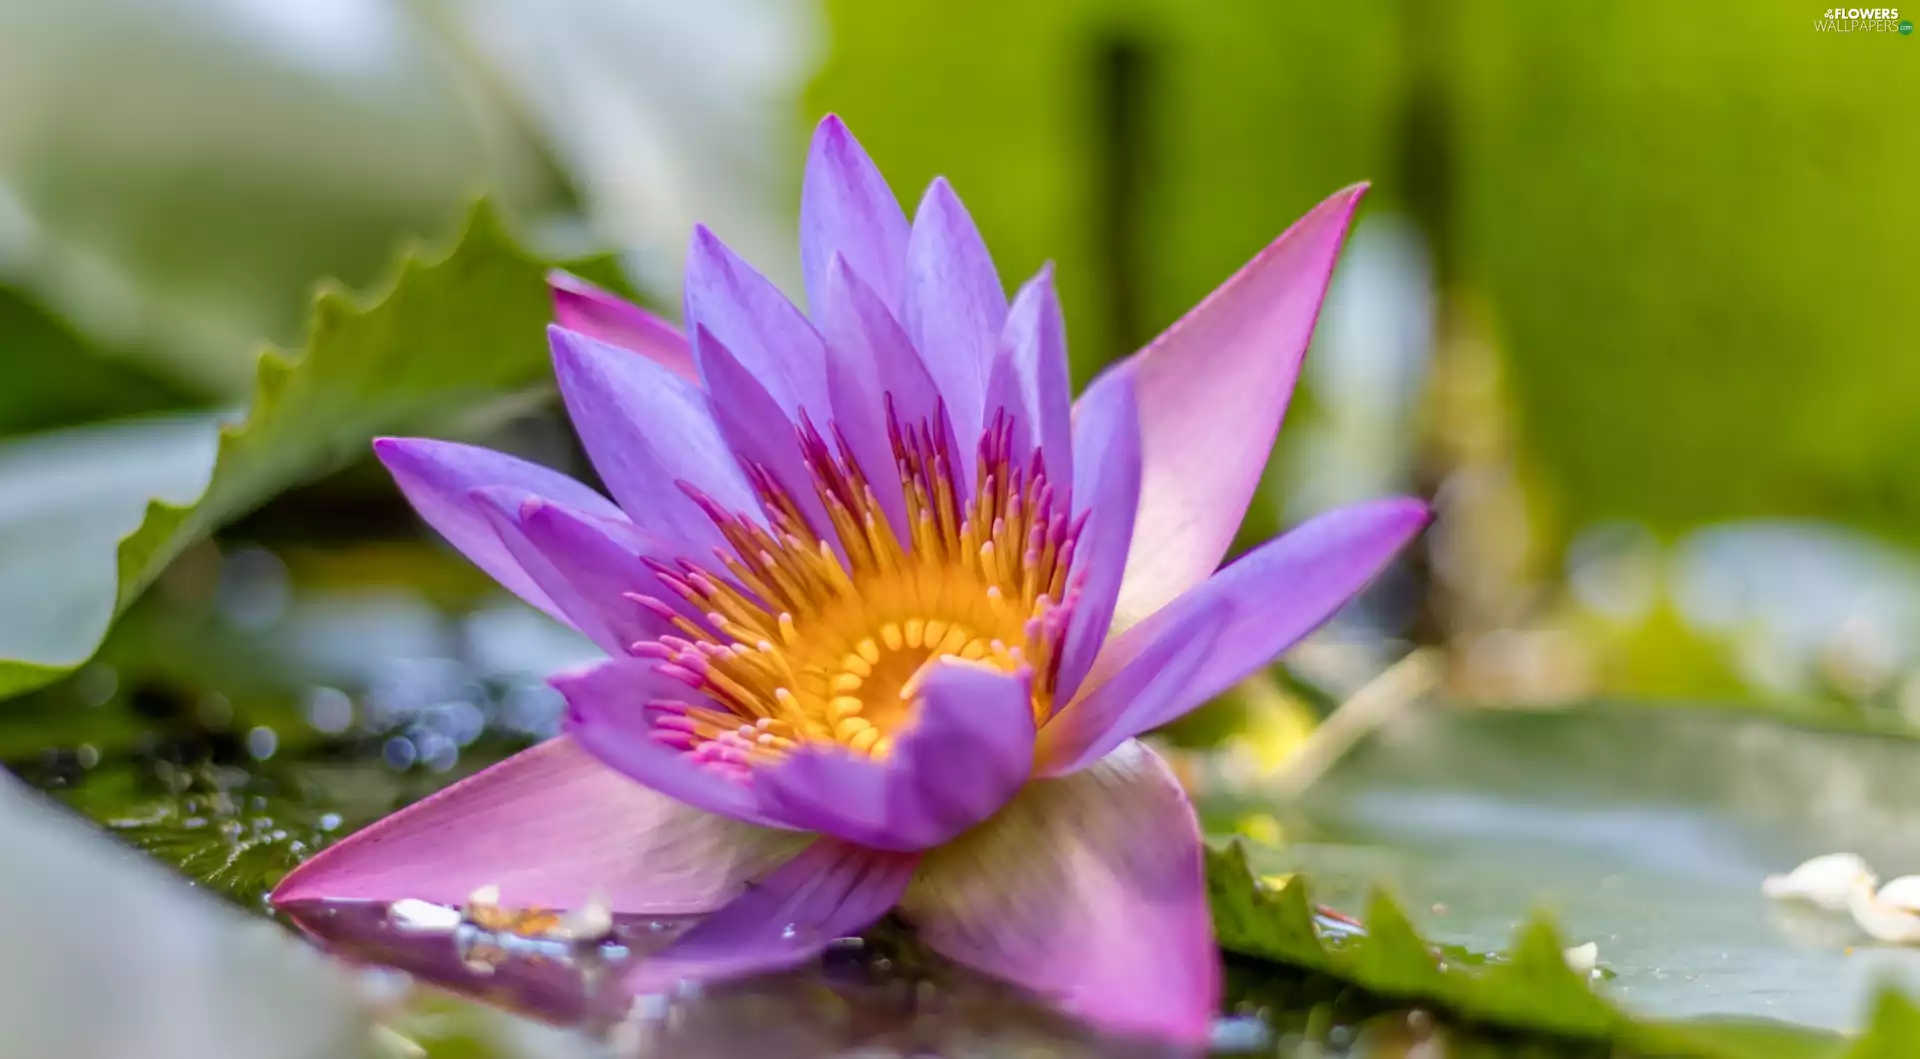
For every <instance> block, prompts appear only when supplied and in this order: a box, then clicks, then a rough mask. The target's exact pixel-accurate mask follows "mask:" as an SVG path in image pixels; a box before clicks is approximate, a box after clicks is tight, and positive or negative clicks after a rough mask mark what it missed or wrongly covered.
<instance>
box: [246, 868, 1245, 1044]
mask: <svg viewBox="0 0 1920 1059" xmlns="http://www.w3.org/2000/svg"><path fill="white" fill-rule="evenodd" d="M284 911H285V912H286V913H287V914H288V916H289V917H290V918H292V919H293V921H294V922H295V923H296V924H297V925H298V926H300V927H301V928H302V929H303V930H305V931H307V932H308V933H309V934H310V935H312V936H313V937H314V938H315V939H317V940H318V941H319V942H320V943H321V944H322V945H323V946H324V947H326V948H327V949H329V950H330V951H332V952H333V953H335V954H336V955H338V956H340V957H341V958H343V959H346V960H349V961H351V962H354V963H358V964H368V965H376V966H381V967H390V968H395V969H398V970H402V971H405V972H407V973H408V974H410V975H412V976H414V978H415V979H417V980H418V981H420V982H424V983H428V984H431V985H434V986H437V987H439V988H441V989H445V990H448V991H450V992H453V993H455V994H457V995H460V996H463V997H467V998H469V999H472V1000H477V1001H480V1002H482V1003H485V1004H488V1005H492V1006H496V1007H500V1008H504V1009H507V1010H510V1011H514V1012H516V1013H519V1014H522V1015H526V1016H528V1017H531V1018H535V1019H539V1020H541V1021H543V1022H548V1023H553V1024H556V1025H560V1026H566V1027H570V1028H574V1029H578V1030H580V1031H582V1032H584V1033H586V1034H588V1035H590V1036H592V1037H594V1038H597V1039H599V1040H601V1041H604V1042H606V1043H608V1044H609V1045H611V1046H612V1049H613V1051H614V1052H615V1054H617V1055H620V1056H623V1057H631V1059H642V1057H650V1056H676V1057H704V1056H712V1057H734V1056H753V1057H756V1059H759V1057H769V1056H782V1057H793V1059H806V1057H816V1056H817V1057H827V1056H856V1055H858V1056H865V1057H878V1056H890V1055H902V1056H911V1055H941V1056H955V1057H961V1056H1020V1055H1036V1056H1038V1055H1047V1056H1059V1057H1073V1056H1113V1057H1119V1059H1128V1057H1139V1059H1158V1057H1174V1056H1186V1055H1194V1054H1197V1053H1193V1052H1188V1051H1184V1050H1181V1049H1176V1048H1170V1047H1168V1046H1165V1045H1160V1044H1156V1043H1150V1042H1141V1041H1133V1040H1126V1039H1121V1038H1116V1037H1112V1036H1107V1035H1102V1034H1099V1033H1097V1032H1095V1031H1093V1030H1092V1029H1090V1028H1088V1027H1085V1026H1083V1025H1080V1024H1078V1023H1076V1022H1074V1021H1072V1020H1071V1019H1069V1018H1067V1017H1065V1016H1063V1015H1060V1014H1058V1013H1056V1012H1054V1011H1052V1010H1050V1009H1048V1008H1047V1007H1045V1006H1044V1005H1042V1004H1040V1003H1039V1002H1037V1001H1035V1000H1033V999H1031V998H1029V997H1027V996H1025V995H1022V994H1020V993H1019V992H1017V991H1016V990H1014V989H1012V988H1011V987H1008V986H1004V985H1001V984H999V983H997V982H993V981H990V980H987V979H984V978H981V977H979V976H977V975H972V974H969V973H967V972H965V971H963V970H961V969H959V968H956V967H953V966H951V965H945V964H940V963H937V962H935V961H933V960H931V959H929V958H928V957H927V956H925V954H923V953H921V952H919V951H917V950H916V949H915V948H914V947H913V946H912V945H911V944H910V943H908V942H907V941H905V940H904V938H902V937H900V936H897V935H893V934H891V933H890V932H888V931H884V930H883V931H881V932H880V935H879V936H877V937H873V938H868V939H857V938H849V939H843V941H842V942H841V943H839V944H837V945H835V946H834V947H833V948H832V949H830V950H829V951H828V952H827V953H826V954H825V955H824V956H822V957H821V958H820V959H819V960H816V961H814V962H813V963H811V964H809V965H807V966H804V967H801V968H799V969H796V970H793V971H789V972H784V973H780V974H772V975H762V976H758V977H754V978H750V979H744V980H740V981H736V982H729V983H718V984H713V985H708V986H704V987H694V986H683V987H682V988H680V989H679V990H677V991H675V992H674V993H672V994H670V995H639V996H636V995H635V994H633V993H632V992H631V991H630V990H628V989H626V988H625V987H624V985H623V984H622V980H623V978H624V975H623V974H622V973H621V972H622V971H623V970H624V969H625V968H626V967H627V966H628V965H629V964H630V963H631V962H632V961H633V960H634V959H636V958H638V957H640V956H643V955H644V954H646V953H647V952H651V951H654V950H656V949H658V948H659V947H660V946H662V945H664V944H666V943H667V942H668V941H670V940H671V939H672V938H673V937H674V936H675V934H677V933H678V932H679V930H681V929H682V928H683V924H682V923H680V922H674V921H668V920H657V919H649V918H644V917H629V916H616V917H614V921H613V924H612V929H611V931H610V932H609V933H608V934H607V936H606V937H605V938H603V939H601V940H598V941H589V942H569V941H565V940H559V939H557V938H555V937H553V936H552V935H553V933H554V932H553V931H552V930H551V929H550V927H551V924H547V923H545V922H544V921H542V922H539V923H537V924H536V923H527V922H521V923H518V924H516V925H515V926H516V929H517V930H518V931H519V932H515V931H510V930H502V929H495V930H489V929H486V928H484V927H482V926H481V925H479V924H477V923H475V922H474V921H473V920H474V918H475V917H474V916H472V915H471V914H470V915H468V916H466V917H464V918H461V919H458V920H455V919H453V918H451V917H449V918H446V919H440V918H438V917H434V916H423V915H421V914H420V912H419V910H418V909H406V910H402V912H403V914H401V915H395V914H394V909H391V908H389V906H387V905H385V904H381V903H378V902H309V903H300V904H295V905H291V906H289V907H287V908H286V909H284ZM529 927H531V928H532V929H529ZM1223 1025H1225V1026H1227V1027H1230V1029H1229V1031H1228V1033H1227V1036H1228V1037H1231V1038H1235V1039H1237V1040H1238V1041H1240V1042H1247V1041H1252V1042H1254V1043H1255V1044H1264V1043H1266V1042H1267V1041H1268V1039H1269V1038H1268V1036H1267V1034H1266V1033H1265V1032H1264V1028H1263V1026H1262V1024H1260V1023H1259V1022H1258V1021H1256V1022H1254V1023H1253V1024H1252V1025H1251V1026H1249V1025H1247V1024H1246V1020H1245V1019H1237V1020H1234V1019H1230V1020H1225V1021H1224V1022H1223ZM1226 1043H1232V1042H1231V1041H1229V1042H1226ZM1228 1054H1232V1053H1228ZM1239 1054H1245V1053H1244V1052H1240V1053H1239ZM1267 1054H1272V1053H1271V1052H1268V1053H1267Z"/></svg>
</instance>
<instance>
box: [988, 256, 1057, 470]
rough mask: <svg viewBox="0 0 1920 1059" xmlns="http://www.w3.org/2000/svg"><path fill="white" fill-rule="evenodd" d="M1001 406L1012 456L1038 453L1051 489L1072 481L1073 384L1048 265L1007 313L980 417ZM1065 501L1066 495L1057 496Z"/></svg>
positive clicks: (1023, 290) (1021, 293)
mask: <svg viewBox="0 0 1920 1059" xmlns="http://www.w3.org/2000/svg"><path fill="white" fill-rule="evenodd" d="M1001 408H1004V409H1006V410H1007V411H1008V413H1009V414H1011V415H1013V416H1014V435H1013V440H1014V450H1013V451H1014V452H1015V453H1018V454H1020V455H1022V456H1024V455H1025V454H1026V453H1029V452H1032V451H1033V450H1035V449H1038V450H1040V454H1041V457H1042V459H1043V460H1044V461H1045V463H1046V468H1047V474H1048V476H1049V477H1050V478H1051V479H1052V480H1053V481H1054V483H1055V488H1056V489H1058V490H1067V489H1069V487H1070V486H1071V485H1072V478H1073V422H1072V420H1073V384H1072V381H1071V380H1070V379H1068V377H1067V325H1066V321H1065V319H1064V318H1063V317H1062V316H1061V314H1060V299H1059V296H1058V295H1056V294H1055V293H1054V290H1053V265H1051V264H1048V265H1046V266H1045V267H1043V268H1041V270H1040V274H1039V275H1037V276H1035V277H1033V278H1032V279H1030V280H1028V281H1027V284H1026V286H1024V287H1021V288H1020V293H1019V295H1018V296H1017V297H1015V298H1014V300H1013V307H1012V308H1011V309H1009V310H1008V311H1007V324H1006V328H1005V329H1004V331H1003V332H1002V333H1001V336H1000V344H999V350H998V353H997V354H996V356H995V359H994V362H993V371H992V373H991V375H990V376H989V378H988V380H987V396H986V405H985V407H984V410H983V411H984V415H985V416H986V418H987V419H988V420H991V419H992V418H993V413H994V412H995V411H996V410H997V409H1001ZM1058 495H1059V496H1060V499H1061V500H1063V501H1065V500H1068V499H1069V497H1068V496H1067V494H1066V493H1065V492H1061V493H1059V494H1058Z"/></svg>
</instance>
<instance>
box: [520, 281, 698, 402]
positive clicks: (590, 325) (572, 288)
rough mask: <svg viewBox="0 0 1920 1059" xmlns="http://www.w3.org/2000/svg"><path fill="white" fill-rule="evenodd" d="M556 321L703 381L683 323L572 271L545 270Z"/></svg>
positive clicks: (672, 370) (682, 376) (668, 368)
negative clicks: (676, 323) (668, 319)
mask: <svg viewBox="0 0 1920 1059" xmlns="http://www.w3.org/2000/svg"><path fill="white" fill-rule="evenodd" d="M547 287H548V288H549V289H550V290H552V291H553V319H554V322H555V323H557V324H559V325H560V326H561V327H564V328H566V329H567V330H569V331H578V332H580V333H581V334H583V335H587V336H588V337H591V338H597V339H599V340H600V341H602V342H605V343H606V344H608V345H610V346H619V347H620V348H621V349H630V350H632V351H633V352H635V353H638V354H640V355H641V356H643V357H647V358H648V359H650V360H652V361H653V362H654V363H656V364H659V365H660V366H661V367H663V368H665V369H667V370H668V371H671V372H673V373H674V374H675V375H678V376H680V377H681V378H683V379H686V380H687V381H689V382H699V381H700V373H699V371H698V370H696V369H695V368H694V366H693V349H692V347H690V346H688V345H687V338H686V336H685V335H682V334H681V333H680V329H679V328H677V327H675V326H673V325H672V324H670V323H668V322H666V321H665V320H662V319H660V318H659V317H658V316H655V315H653V314H652V313H650V312H648V311H646V310H645V309H642V308H640V307H639V306H638V305H635V304H633V303H632V302H630V301H628V300H626V299H625V298H622V297H620V296H619V295H618V294H615V293H613V292H612V291H609V290H604V289H602V288H600V287H596V286H594V285H593V284H591V283H588V282H587V281H586V280H583V279H581V278H580V277H579V276H576V275H574V274H572V273H571V272H562V271H559V270H558V269H556V270H554V271H552V272H549V273H547Z"/></svg>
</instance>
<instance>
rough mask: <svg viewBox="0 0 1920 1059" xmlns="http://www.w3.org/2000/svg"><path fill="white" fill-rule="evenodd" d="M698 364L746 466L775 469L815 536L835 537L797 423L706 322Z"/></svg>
mask: <svg viewBox="0 0 1920 1059" xmlns="http://www.w3.org/2000/svg"><path fill="white" fill-rule="evenodd" d="M699 334H700V367H701V370H702V371H704V372H705V373H706V380H707V393H708V394H710V395H711V396H712V406H713V417H714V420H715V421H716V422H718V423H719V425H720V433H721V435H722V436H723V437H725V438H726V439H727V443H728V444H729V445H731V446H732V447H733V452H734V456H735V457H736V458H738V459H739V461H740V465H741V467H742V468H746V467H749V466H753V467H758V468H760V469H762V470H764V471H766V472H767V473H769V474H771V475H772V476H773V478H774V480H775V481H776V482H778V483H779V484H780V487H781V488H782V489H784V490H785V491H786V494H787V496H788V497H790V498H792V500H793V502H794V503H795V504H797V505H798V506H799V508H800V512H801V514H803V515H805V516H806V517H807V521H808V522H809V523H810V524H811V525H812V527H813V531H814V533H815V534H816V535H822V536H824V537H825V538H826V539H829V540H835V541H836V542H837V538H836V537H834V535H833V533H832V527H833V523H831V522H829V521H828V520H827V509H826V506H825V505H824V504H822V503H821V501H820V493H819V491H818V490H817V489H816V488H815V487H814V480H813V474H812V473H811V472H810V471H808V470H807V465H806V461H805V460H803V459H802V458H801V455H800V441H799V433H798V428H796V427H795V426H794V424H793V422H792V421H791V420H789V419H788V418H787V414H786V412H784V411H782V410H781V408H780V405H779V403H778V402H776V401H774V399H773V396H772V395H771V394H769V393H767V390H766V388H765V387H763V386H761V385H760V380H759V378H758V377H757V376H755V375H754V374H753V373H752V372H750V371H748V370H747V368H746V366H745V365H744V364H741V363H740V362H739V361H738V360H736V359H735V358H734V356H733V352H732V351H731V350H729V349H728V348H727V347H726V345H725V344H724V343H722V342H721V341H720V340H719V339H717V338H715V337H714V336H713V335H712V334H711V333H709V332H708V331H707V329H706V328H705V327H702V328H701V329H700V332H699Z"/></svg>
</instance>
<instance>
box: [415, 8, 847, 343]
mask: <svg viewBox="0 0 1920 1059" xmlns="http://www.w3.org/2000/svg"><path fill="white" fill-rule="evenodd" d="M419 4H420V6H421V8H422V9H423V10H426V11H429V12H431V14H432V16H433V22H434V23H435V24H436V25H438V26H439V27H441V28H442V30H443V31H444V34H445V36H446V38H447V39H448V40H449V41H451V42H453V43H454V45H455V46H456V47H458V48H459V49H460V51H461V52H462V53H463V54H465V55H467V56H468V57H469V58H470V60H471V62H472V64H473V65H474V67H475V68H476V69H480V70H483V71H485V72H486V75H487V76H488V78H489V79H490V80H491V81H493V82H494V83H496V84H497V85H498V86H499V88H500V90H501V94H502V95H503V96H505V97H507V98H510V99H511V100H512V101H513V106H514V107H515V108H516V110H517V112H518V113H520V114H522V115H523V116H524V118H525V121H526V123H527V125H528V127H529V128H532V129H534V130H536V131H537V133H538V134H539V136H540V137H541V140H542V142H544V143H545V144H546V145H547V148H548V150H549V151H550V152H551V153H552V156H553V158H554V159H555V161H556V162H557V163H558V164H559V165H560V166H562V167H563V168H564V170H565V172H566V174H567V176H568V179H569V180H570V181H571V183H572V185H573V187H574V188H575V189H577V192H578V194H579V197H580V201H581V206H582V209H583V213H584V215H585V219H586V221H587V224H588V227H589V229H590V231H591V234H592V236H593V237H594V239H595V243H594V246H593V249H599V248H600V247H611V248H615V249H618V250H620V251H621V252H623V253H625V254H627V255H628V256H627V258H626V264H627V265H628V266H629V268H630V269H631V270H632V272H633V276H634V278H635V280H636V281H637V282H638V283H639V285H640V286H641V287H642V288H643V290H645V291H647V292H649V293H650V294H652V295H653V296H654V297H655V298H656V299H657V300H658V301H660V302H661V303H663V304H665V305H667V306H669V307H670V312H671V314H672V315H678V312H679V302H680V270H681V266H682V261H683V259H684V257H685V253H686V245H687V239H688V237H689V235H690V233H691V232H692V230H693V226H694V224H695V223H696V222H699V223H705V224H707V225H708V226H710V227H712V228H713V229H714V230H715V231H716V232H718V233H719V235H720V236H721V237H722V238H724V239H726V240H727V242H728V244H729V245H731V246H732V247H734V248H735V249H736V250H738V251H739V252H740V253H741V254H742V255H744V256H745V257H746V258H747V260H749V261H752V262H754V264H755V266H756V267H758V268H759V269H761V270H762V271H763V272H765V273H766V274H767V275H768V276H770V277H771V278H773V279H774V280H776V281H778V282H780V283H782V284H783V285H784V286H786V287H787V289H788V290H790V291H794V292H796V293H797V292H798V278H799V260H798V257H797V254H798V251H797V249H796V239H795V216H796V212H797V208H798V207H797V203H798V201H799V200H798V198H797V196H795V195H794V194H793V193H792V185H791V177H792V176H793V175H795V174H796V173H797V171H798V160H799V158H800V157H801V152H802V151H803V150H804V147H805V142H806V141H805V139H804V137H803V136H802V135H801V134H800V132H799V130H797V129H795V128H794V127H793V126H792V123H791V115H792V113H793V110H794V108H795V105H796V101H797V98H798V96H799V94H800V88H801V85H802V84H803V83H804V82H805V79H806V78H807V77H808V76H809V75H810V74H811V73H812V71H813V68H814V67H815V65H816V64H817V62H818V54H817V53H818V50H819V39H818V38H819V36H820V32H819V28H818V26H817V22H818V18H817V13H816V11H815V9H814V6H813V5H812V4H811V3H806V2H796V0H703V2H701V3H698V4H688V3H682V2H679V0H628V2H623V3H607V2H605V0H419Z"/></svg>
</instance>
